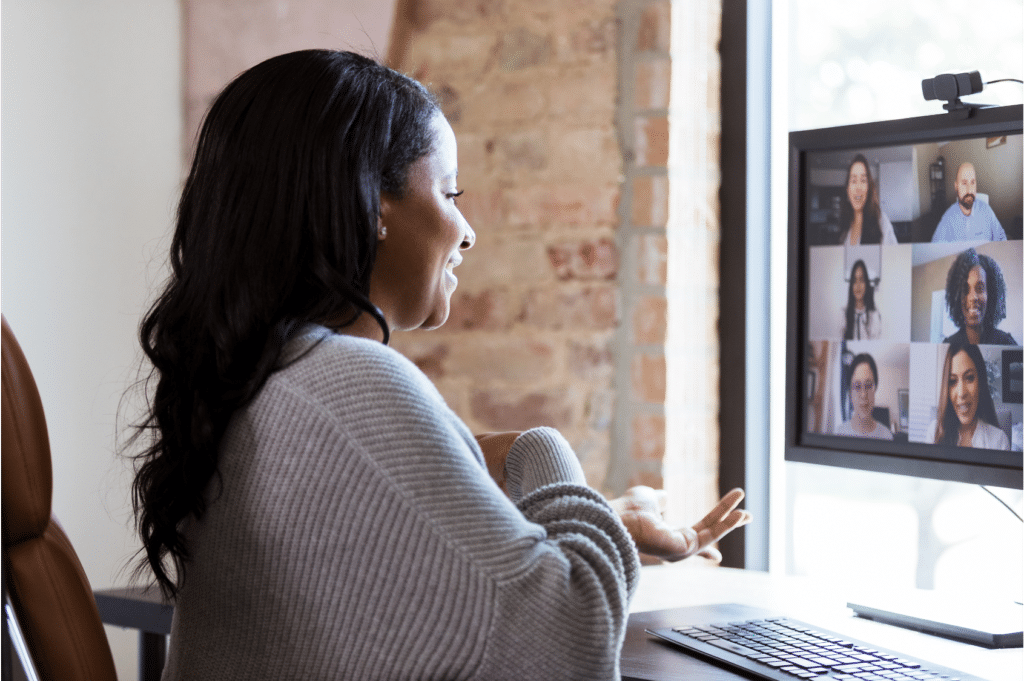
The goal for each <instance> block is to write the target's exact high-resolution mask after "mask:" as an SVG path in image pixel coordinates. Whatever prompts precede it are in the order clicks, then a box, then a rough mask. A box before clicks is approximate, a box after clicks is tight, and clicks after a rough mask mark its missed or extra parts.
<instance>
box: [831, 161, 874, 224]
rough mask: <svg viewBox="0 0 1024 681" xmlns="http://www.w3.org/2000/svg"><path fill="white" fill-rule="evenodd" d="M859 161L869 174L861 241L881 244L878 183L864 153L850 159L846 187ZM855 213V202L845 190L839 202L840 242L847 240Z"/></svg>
mask: <svg viewBox="0 0 1024 681" xmlns="http://www.w3.org/2000/svg"><path fill="white" fill-rule="evenodd" d="M858 163H862V164H864V170H865V172H867V175H868V196H867V201H865V202H864V213H863V216H862V218H861V227H860V242H861V243H862V244H880V243H882V226H881V220H882V207H881V206H880V205H879V202H878V185H877V184H875V178H874V177H872V175H871V166H869V165H868V160H867V159H866V158H865V157H864V154H857V155H856V156H854V157H853V160H852V161H850V165H849V166H848V167H847V168H846V185H845V186H844V188H845V187H849V186H850V174H851V173H852V172H853V166H855V165H857V164H858ZM853 215H854V211H853V204H852V203H850V197H849V196H848V195H847V193H846V192H845V191H844V192H843V193H842V196H841V197H840V204H839V228H840V233H839V243H843V242H844V241H846V235H847V234H849V233H850V227H852V226H853Z"/></svg>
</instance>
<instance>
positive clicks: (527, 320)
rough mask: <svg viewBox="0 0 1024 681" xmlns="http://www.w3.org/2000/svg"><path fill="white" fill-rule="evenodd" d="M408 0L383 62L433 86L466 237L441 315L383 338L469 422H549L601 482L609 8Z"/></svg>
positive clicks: (607, 350)
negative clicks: (470, 233) (397, 41)
mask: <svg viewBox="0 0 1024 681" xmlns="http://www.w3.org/2000/svg"><path fill="white" fill-rule="evenodd" d="M410 9H411V12H410V14H409V15H408V16H407V19H408V21H409V31H408V35H409V42H408V44H407V45H406V46H405V47H404V49H403V50H402V52H403V53H404V54H403V56H402V58H401V61H400V63H397V64H395V66H397V67H398V68H401V69H402V70H404V71H406V72H408V73H411V74H412V75H413V76H414V77H416V78H418V79H419V80H421V81H423V82H424V83H426V84H427V85H428V86H429V87H431V88H432V89H433V90H434V91H435V92H437V93H439V94H440V96H441V99H442V102H443V106H444V110H445V114H446V115H447V116H448V119H449V121H450V122H451V124H452V127H453V128H454V130H455V134H456V137H457V138H458V144H459V169H460V171H459V186H460V188H462V189H464V190H465V191H466V193H465V195H464V196H463V197H462V198H460V199H459V205H460V207H461V208H462V211H463V213H464V214H465V216H466V218H467V219H468V220H469V222H470V224H472V225H473V227H474V229H475V230H476V233H477V244H476V246H475V248H474V249H473V250H472V251H470V252H468V253H467V254H466V259H465V261H464V262H463V264H462V265H461V266H460V267H459V270H458V275H459V288H458V290H457V291H456V293H455V295H454V297H453V303H452V315H451V317H450V319H449V322H448V323H447V324H446V325H445V326H444V327H442V328H441V329H439V330H437V331H431V332H423V333H412V334H396V337H395V339H394V341H393V345H394V346H395V347H396V348H397V349H399V350H400V351H402V352H404V353H406V354H407V355H408V356H409V357H410V358H411V359H413V361H415V362H416V363H417V364H418V365H419V366H420V367H421V368H422V369H423V370H424V371H425V372H426V373H427V374H428V375H429V376H430V377H431V378H432V379H433V380H434V381H435V383H436V384H437V386H438V388H439V389H440V390H441V393H442V394H443V395H444V396H445V398H446V399H447V401H448V403H449V404H450V405H451V406H452V407H453V408H454V409H455V410H456V411H457V412H458V413H459V415H460V416H461V417H462V418H463V419H464V420H465V421H466V422H467V423H468V424H469V426H470V427H471V428H472V429H473V430H474V431H475V432H483V431H491V430H520V429H525V428H529V427H531V426H535V425H551V426H554V427H556V428H558V429H559V430H561V431H562V432H563V433H564V434H565V435H566V437H567V438H568V439H569V440H570V442H572V444H573V446H574V447H575V449H576V451H577V453H578V454H579V456H580V459H581V461H582V463H583V467H584V469H585V470H586V473H587V477H588V479H589V480H590V481H591V483H592V484H594V485H595V486H598V487H603V486H605V483H606V480H607V478H608V471H609V466H610V457H611V451H612V445H611V442H612V427H613V420H614V415H615V404H616V395H615V380H614V379H615V371H616V359H615V357H616V353H615V351H614V344H615V341H616V338H617V333H618V330H619V328H620V326H621V325H620V322H621V319H622V295H621V290H620V287H619V278H620V269H621V264H620V262H621V257H620V244H619V234H618V232H619V224H620V220H619V195H620V185H621V174H622V167H623V166H622V152H621V149H620V145H619V140H618V135H617V130H616V127H615V115H616V92H617V61H616V55H617V49H616V41H617V39H618V36H619V33H618V30H617V25H618V18H617V16H616V13H615V3H614V2H612V1H611V0H597V1H593V2H580V1H576V0H549V1H545V2H536V1H530V2H527V1H524V0H504V1H499V0H495V1H493V2H492V1H488V0H481V1H480V2H475V3H465V2H459V1H458V0H425V1H418V0H417V1H415V2H413V3H411V5H410ZM393 53H394V47H393Z"/></svg>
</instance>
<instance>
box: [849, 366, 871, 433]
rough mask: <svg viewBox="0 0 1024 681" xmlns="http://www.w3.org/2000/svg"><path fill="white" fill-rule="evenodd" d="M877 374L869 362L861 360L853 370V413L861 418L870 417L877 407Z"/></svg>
mask: <svg viewBox="0 0 1024 681" xmlns="http://www.w3.org/2000/svg"><path fill="white" fill-rule="evenodd" d="M877 387H878V386H876V385H875V374H874V372H873V371H871V366H870V365H869V364H868V363H867V362H861V363H860V364H858V365H857V368H856V369H854V370H853V375H852V376H851V377H850V396H851V398H852V399H853V415H854V417H856V418H860V419H864V420H867V419H870V418H872V416H871V411H872V410H873V409H874V408H875V390H876V389H877Z"/></svg>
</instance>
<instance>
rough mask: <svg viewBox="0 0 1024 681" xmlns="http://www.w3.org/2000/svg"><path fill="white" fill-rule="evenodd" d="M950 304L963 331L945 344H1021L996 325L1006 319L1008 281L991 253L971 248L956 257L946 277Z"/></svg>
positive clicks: (947, 301) (952, 316)
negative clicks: (979, 251)
mask: <svg viewBox="0 0 1024 681" xmlns="http://www.w3.org/2000/svg"><path fill="white" fill-rule="evenodd" d="M946 307H947V308H948V309H949V318H950V319H952V320H953V323H954V324H956V325H957V326H958V327H960V330H959V331H957V332H956V333H954V334H953V335H952V336H950V337H948V338H946V339H945V340H943V342H944V343H974V344H982V345H1017V341H1015V340H1014V339H1013V336H1011V335H1010V334H1009V333H1007V332H1006V331H1001V330H999V329H997V328H996V325H997V324H998V323H999V322H1001V321H1003V319H1005V318H1006V282H1005V281H1004V280H1003V272H1002V270H1000V269H999V263H997V262H996V261H995V260H994V259H992V258H991V257H990V256H987V255H983V254H980V253H978V252H977V251H975V250H974V249H973V248H969V249H967V250H966V251H964V252H963V253H961V254H960V255H958V256H957V257H956V260H954V261H953V266H952V267H950V268H949V274H948V276H947V277H946Z"/></svg>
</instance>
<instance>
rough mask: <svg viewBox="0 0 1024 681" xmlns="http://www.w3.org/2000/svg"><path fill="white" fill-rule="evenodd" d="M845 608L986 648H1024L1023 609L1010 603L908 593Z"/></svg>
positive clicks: (1016, 604)
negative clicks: (1023, 630) (1023, 646)
mask: <svg viewBox="0 0 1024 681" xmlns="http://www.w3.org/2000/svg"><path fill="white" fill-rule="evenodd" d="M846 605H847V607H849V608H851V609H853V611H854V612H855V613H857V615H859V616H860V617H864V618H867V619H871V620H876V621H878V622H884V623H886V624H892V625H895V626H898V627H904V628H906V629H913V630H915V631H923V632H925V633H928V634H934V635H936V636H942V637H945V638H951V639H954V640H957V641H962V642H964V643H973V644H974V645H979V646H983V647H985V648H1020V647H1022V645H1024V633H1022V626H1021V625H1022V622H1024V606H1021V604H1020V603H1017V602H1014V601H1011V600H997V599H986V598H979V597H958V596H957V595H955V594H951V593H946V592H942V591H937V592H936V591H908V592H895V593H891V594H885V595H884V596H879V595H874V596H872V597H871V598H869V599H861V600H859V601H858V602H855V603H854V602H850V603H847V604H846Z"/></svg>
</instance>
